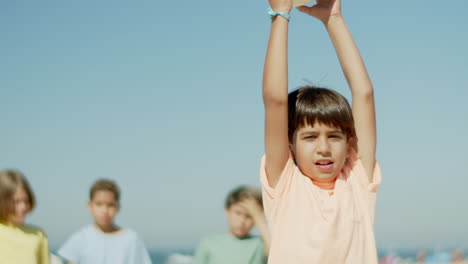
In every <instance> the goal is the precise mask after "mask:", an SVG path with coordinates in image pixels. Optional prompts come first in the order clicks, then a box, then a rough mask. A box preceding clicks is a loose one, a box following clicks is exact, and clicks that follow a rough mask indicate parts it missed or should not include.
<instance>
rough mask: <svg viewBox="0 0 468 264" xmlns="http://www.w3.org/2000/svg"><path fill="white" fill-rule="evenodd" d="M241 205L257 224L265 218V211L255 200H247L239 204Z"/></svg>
mask: <svg viewBox="0 0 468 264" xmlns="http://www.w3.org/2000/svg"><path fill="white" fill-rule="evenodd" d="M239 205H240V206H242V207H244V208H245V210H247V212H248V213H249V215H250V216H252V219H253V220H254V221H255V223H257V220H258V219H259V217H263V209H262V207H261V205H260V204H258V202H257V201H256V200H255V199H252V198H247V199H244V200H242V201H240V202H239Z"/></svg>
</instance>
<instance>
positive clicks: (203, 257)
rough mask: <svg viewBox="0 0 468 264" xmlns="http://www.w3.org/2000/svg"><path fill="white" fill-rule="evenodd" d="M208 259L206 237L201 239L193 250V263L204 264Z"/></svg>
mask: <svg viewBox="0 0 468 264" xmlns="http://www.w3.org/2000/svg"><path fill="white" fill-rule="evenodd" d="M208 261H209V250H208V246H207V242H206V239H203V240H202V241H201V242H200V244H199V245H198V247H197V250H196V251H195V258H194V262H193V264H206V263H208Z"/></svg>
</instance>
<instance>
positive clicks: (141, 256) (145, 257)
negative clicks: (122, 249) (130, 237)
mask: <svg viewBox="0 0 468 264" xmlns="http://www.w3.org/2000/svg"><path fill="white" fill-rule="evenodd" d="M131 260H132V261H131V263H141V264H151V259H150V256H149V254H148V251H147V250H146V247H145V244H144V243H143V240H141V239H140V238H139V237H138V236H137V235H135V242H134V245H133V250H132V257H131Z"/></svg>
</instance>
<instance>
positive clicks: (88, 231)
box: [58, 225, 151, 264]
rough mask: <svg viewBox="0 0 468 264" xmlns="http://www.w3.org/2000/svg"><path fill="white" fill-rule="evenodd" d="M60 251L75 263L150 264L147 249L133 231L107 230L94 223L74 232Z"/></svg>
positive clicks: (62, 255) (60, 253)
mask: <svg viewBox="0 0 468 264" xmlns="http://www.w3.org/2000/svg"><path fill="white" fill-rule="evenodd" d="M58 254H59V255H60V256H61V257H63V258H65V259H66V260H68V261H71V262H73V263H74V264H151V260H150V257H149V254H148V251H147V250H146V248H145V246H144V244H143V242H142V241H141V239H140V238H139V237H138V235H137V234H136V233H135V232H134V231H132V230H130V229H123V230H121V231H119V232H116V233H112V234H106V233H103V232H101V231H99V230H97V229H96V228H95V227H94V226H93V225H90V226H86V227H84V228H82V229H80V230H79V231H77V232H76V233H74V234H73V235H72V236H71V237H70V238H69V239H68V240H67V241H66V242H65V244H64V245H63V246H62V247H61V248H60V249H59V251H58Z"/></svg>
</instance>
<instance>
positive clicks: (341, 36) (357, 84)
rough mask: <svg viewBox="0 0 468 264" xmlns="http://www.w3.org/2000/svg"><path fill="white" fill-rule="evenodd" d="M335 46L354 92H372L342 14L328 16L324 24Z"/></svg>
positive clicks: (362, 62)
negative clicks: (328, 18)
mask: <svg viewBox="0 0 468 264" xmlns="http://www.w3.org/2000/svg"><path fill="white" fill-rule="evenodd" d="M325 26H326V28H327V31H328V34H329V35H330V39H331V40H332V43H333V46H334V47H335V50H336V53H337V55H338V59H339V61H340V64H341V68H342V70H343V73H344V75H345V77H346V80H347V81H348V84H349V86H350V88H351V92H352V93H353V97H354V95H355V94H357V93H358V94H360V95H362V94H364V95H365V94H372V92H373V88H372V83H371V81H370V79H369V75H368V73H367V70H366V67H365V65H364V61H363V60H362V57H361V54H360V52H359V49H358V47H357V46H356V43H355V42H354V40H353V37H352V35H351V33H350V31H349V29H348V27H347V25H346V23H345V21H344V18H343V17H342V16H338V17H333V18H330V20H329V21H328V23H327V24H326V25H325Z"/></svg>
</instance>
